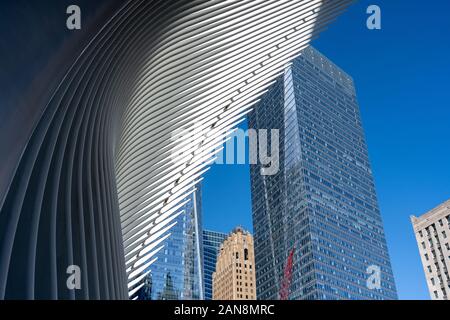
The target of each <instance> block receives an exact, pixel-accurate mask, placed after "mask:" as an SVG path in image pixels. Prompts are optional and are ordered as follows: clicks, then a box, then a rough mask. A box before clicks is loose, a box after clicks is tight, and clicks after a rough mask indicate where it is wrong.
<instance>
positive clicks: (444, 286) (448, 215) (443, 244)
mask: <svg viewBox="0 0 450 320" xmlns="http://www.w3.org/2000/svg"><path fill="white" fill-rule="evenodd" d="M411 221H412V224H413V228H414V233H415V234H416V240H417V245H418V246H419V252H420V257H421V260H422V265H423V270H424V272H425V277H426V279H427V285H428V290H429V291H430V296H431V299H433V300H449V296H450V278H449V273H448V270H449V269H450V200H447V201H446V202H444V203H443V204H441V205H439V206H438V207H436V208H434V209H433V210H431V211H429V212H427V213H425V214H424V215H422V216H420V217H418V218H417V217H415V216H411Z"/></svg>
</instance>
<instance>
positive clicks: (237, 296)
mask: <svg viewBox="0 0 450 320" xmlns="http://www.w3.org/2000/svg"><path fill="white" fill-rule="evenodd" d="M213 300H256V288H255V256H254V251H253V237H252V235H251V234H250V233H249V232H248V231H245V230H244V229H242V228H240V227H237V228H236V229H234V230H233V231H232V232H231V233H230V234H229V235H228V237H227V238H226V239H225V241H224V242H223V244H222V245H221V247H220V252H219V256H218V257H217V263H216V271H215V272H214V273H213Z"/></svg>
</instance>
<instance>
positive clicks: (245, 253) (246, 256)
mask: <svg viewBox="0 0 450 320" xmlns="http://www.w3.org/2000/svg"><path fill="white" fill-rule="evenodd" d="M244 260H248V249H247V248H245V249H244Z"/></svg>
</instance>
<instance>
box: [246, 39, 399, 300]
mask: <svg viewBox="0 0 450 320" xmlns="http://www.w3.org/2000/svg"><path fill="white" fill-rule="evenodd" d="M249 128H254V129H278V130H279V135H280V144H279V145H280V148H279V149H280V150H279V159H280V164H279V168H280V169H279V171H278V173H277V174H275V175H271V176H263V175H261V174H260V169H261V166H260V165H252V166H251V168H250V171H251V172H250V174H251V187H252V208H253V227H254V241H255V260H256V281H257V296H258V298H259V299H278V298H279V290H280V283H281V281H282V277H283V271H284V266H285V263H286V260H287V257H288V255H289V252H290V251H291V249H292V248H295V254H294V263H293V270H292V272H293V276H292V282H291V284H290V294H289V299H396V298H397V294H396V288H395V284H394V279H393V274H392V269H391V264H390V260H389V255H388V250H387V246H386V240H385V235H384V230H383V224H382V220H381V215H380V211H379V208H378V203H377V198H376V192H375V186H374V181H373V176H372V171H371V167H370V163H369V158H368V151H367V145H366V142H365V137H364V132H363V127H362V123H361V116H360V111H359V107H358V103H357V100H356V93H355V87H354V84H353V80H352V79H351V78H350V76H348V75H347V74H346V73H345V72H344V71H342V70H341V69H340V68H338V67H337V66H336V65H334V64H333V63H332V62H331V61H329V60H328V59H327V58H326V57H325V56H323V55H322V54H321V53H319V52H318V51H317V50H315V49H314V48H312V47H309V48H307V49H305V50H303V51H302V53H301V55H300V56H299V57H298V58H296V59H295V60H294V62H293V64H292V65H290V66H289V67H288V68H287V69H286V70H285V73H284V76H282V77H281V78H280V79H279V80H278V81H277V82H276V83H275V84H274V85H273V86H272V87H271V88H270V89H269V91H268V92H267V93H266V94H265V95H264V96H263V97H262V99H261V101H260V102H259V103H258V104H257V105H256V106H255V108H254V111H253V112H252V113H251V114H250V115H249ZM269 132H270V130H269ZM268 141H269V142H270V138H269V139H268ZM268 149H269V150H270V143H269V147H268ZM372 267H375V268H379V269H380V270H381V273H380V275H381V285H380V286H377V287H375V288H374V287H371V286H370V285H368V279H369V276H370V275H371V274H370V273H368V268H369V270H370V268H372Z"/></svg>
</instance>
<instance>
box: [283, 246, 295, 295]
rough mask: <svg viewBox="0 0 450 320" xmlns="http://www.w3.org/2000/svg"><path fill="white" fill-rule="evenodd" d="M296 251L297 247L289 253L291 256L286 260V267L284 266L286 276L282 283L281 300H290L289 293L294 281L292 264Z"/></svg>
mask: <svg viewBox="0 0 450 320" xmlns="http://www.w3.org/2000/svg"><path fill="white" fill-rule="evenodd" d="M294 251H295V247H294V248H292V250H291V252H289V256H288V258H287V260H286V265H285V266H284V276H283V279H282V281H281V287H280V300H287V299H288V298H289V291H290V287H291V281H292V263H293V261H294Z"/></svg>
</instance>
